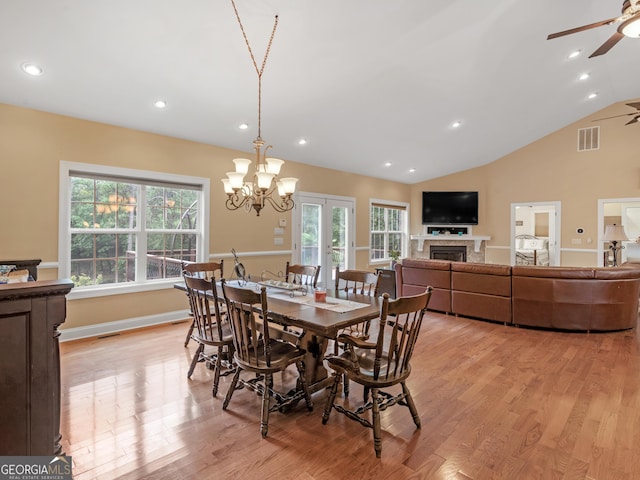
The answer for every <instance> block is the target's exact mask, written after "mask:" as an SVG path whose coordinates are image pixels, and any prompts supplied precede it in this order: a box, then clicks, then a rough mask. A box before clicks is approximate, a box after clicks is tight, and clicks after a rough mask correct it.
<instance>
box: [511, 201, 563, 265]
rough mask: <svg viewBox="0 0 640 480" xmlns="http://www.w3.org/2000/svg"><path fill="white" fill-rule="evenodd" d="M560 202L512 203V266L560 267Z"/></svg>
mask: <svg viewBox="0 0 640 480" xmlns="http://www.w3.org/2000/svg"><path fill="white" fill-rule="evenodd" d="M560 225H561V202H557V201H554V202H534V203H512V204H511V265H560V248H559V246H560V245H561V243H560V242H561V240H560V232H561V228H560Z"/></svg>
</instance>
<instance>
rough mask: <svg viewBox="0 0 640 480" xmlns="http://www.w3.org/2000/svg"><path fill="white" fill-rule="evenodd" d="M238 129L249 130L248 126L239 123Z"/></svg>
mask: <svg viewBox="0 0 640 480" xmlns="http://www.w3.org/2000/svg"><path fill="white" fill-rule="evenodd" d="M238 128H239V129H240V130H246V129H247V128H249V125H247V124H246V123H241V124H240V125H238Z"/></svg>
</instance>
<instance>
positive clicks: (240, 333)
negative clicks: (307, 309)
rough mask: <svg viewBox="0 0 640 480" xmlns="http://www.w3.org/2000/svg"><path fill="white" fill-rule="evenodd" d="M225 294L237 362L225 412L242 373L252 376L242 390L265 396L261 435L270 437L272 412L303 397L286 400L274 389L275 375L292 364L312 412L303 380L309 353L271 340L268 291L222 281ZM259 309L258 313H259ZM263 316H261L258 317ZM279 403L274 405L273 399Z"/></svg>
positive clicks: (309, 398)
mask: <svg viewBox="0 0 640 480" xmlns="http://www.w3.org/2000/svg"><path fill="white" fill-rule="evenodd" d="M222 291H223V294H224V298H225V301H226V303H227V314H228V316H229V321H230V323H231V331H232V332H233V344H234V360H235V363H236V365H237V366H238V369H237V370H236V372H235V374H234V376H233V380H232V381H231V385H230V386H229V390H228V391H227V395H226V397H225V399H224V402H223V404H222V409H223V410H226V409H227V407H228V406H229V402H230V401H231V397H232V396H233V393H234V392H235V390H236V389H237V387H238V381H239V379H240V373H241V372H242V371H243V370H246V371H249V372H253V373H255V374H256V377H255V378H254V379H252V380H251V381H244V382H242V385H243V386H246V387H247V388H249V389H251V390H253V391H255V392H257V393H260V394H262V413H261V417H260V433H261V434H262V436H263V437H266V436H267V431H268V428H269V413H270V412H271V411H273V410H278V409H285V408H287V407H288V406H290V405H292V404H293V402H294V401H298V400H299V399H300V395H292V396H287V397H285V396H283V395H281V394H280V393H278V392H275V391H274V389H273V374H274V373H277V372H283V371H284V370H285V369H286V368H287V367H289V366H290V365H292V364H295V365H296V368H297V369H298V385H299V386H300V388H301V392H300V393H301V396H303V397H304V399H305V402H306V404H307V408H308V409H309V410H312V409H313V404H312V403H311V396H310V395H309V390H308V388H307V382H306V380H305V376H304V363H303V359H304V357H305V355H306V353H307V352H306V351H305V350H304V349H302V348H299V347H297V346H296V345H294V344H292V343H289V342H287V341H282V340H278V339H272V338H271V337H270V331H269V324H270V323H271V322H270V319H269V314H268V312H269V309H268V305H267V289H266V287H264V286H263V287H262V288H261V291H260V292H256V291H255V290H250V289H247V288H238V287H232V286H231V285H228V284H226V283H225V282H224V280H223V281H222ZM256 309H257V311H256ZM259 313H260V315H259ZM273 397H275V398H276V399H277V401H276V402H274V405H271V399H272V398H273Z"/></svg>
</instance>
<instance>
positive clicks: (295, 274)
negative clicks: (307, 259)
mask: <svg viewBox="0 0 640 480" xmlns="http://www.w3.org/2000/svg"><path fill="white" fill-rule="evenodd" d="M319 276H320V265H299V264H293V265H290V264H289V262H287V266H286V268H285V273H284V278H285V281H286V282H289V283H295V284H298V285H302V286H305V287H307V288H308V289H314V288H316V286H317V285H318V277H319Z"/></svg>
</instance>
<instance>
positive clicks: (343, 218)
mask: <svg viewBox="0 0 640 480" xmlns="http://www.w3.org/2000/svg"><path fill="white" fill-rule="evenodd" d="M354 212H355V200H354V199H353V198H348V197H334V196H322V195H315V194H309V193H300V194H299V195H298V196H297V199H296V206H295V210H294V215H293V219H294V228H293V229H292V235H293V242H292V245H293V262H294V263H301V264H304V265H320V278H319V280H318V284H319V285H320V286H324V287H329V288H330V287H331V286H332V285H333V283H334V276H335V268H336V266H337V265H339V266H340V269H341V270H344V269H346V268H353V267H354V265H355V235H354V232H355V221H354V220H355V219H354Z"/></svg>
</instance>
